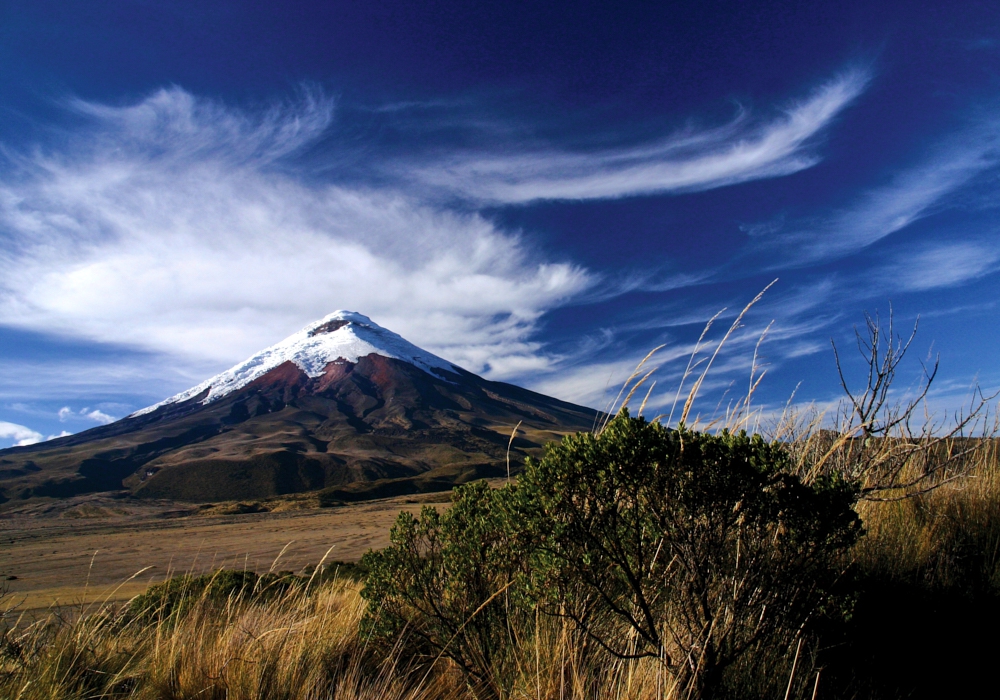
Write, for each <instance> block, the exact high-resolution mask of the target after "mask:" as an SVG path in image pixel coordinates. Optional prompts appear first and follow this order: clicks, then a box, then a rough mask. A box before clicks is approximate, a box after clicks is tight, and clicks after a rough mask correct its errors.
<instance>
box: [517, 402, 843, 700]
mask: <svg viewBox="0 0 1000 700" xmlns="http://www.w3.org/2000/svg"><path fill="white" fill-rule="evenodd" d="M790 472H791V469H790V465H789V464H788V458H787V456H786V454H785V451H784V448H783V447H782V446H781V445H779V444H777V443H771V444H769V443H766V442H765V441H764V440H763V439H761V438H760V436H757V435H754V436H752V437H750V436H747V435H746V433H743V432H741V433H739V434H730V433H728V432H723V433H722V434H720V435H717V436H713V435H709V434H707V433H697V432H693V431H690V430H688V429H686V428H684V427H683V426H682V427H681V428H680V429H678V430H670V429H667V428H664V427H663V426H662V425H660V424H658V423H648V422H646V421H645V420H644V419H642V418H631V417H629V416H628V414H627V412H623V413H622V414H620V415H619V416H618V417H616V418H615V419H614V420H612V421H611V422H610V423H609V424H608V426H607V428H606V429H605V430H604V431H603V432H601V433H600V434H599V435H594V434H591V433H580V434H577V435H574V436H568V437H566V438H565V439H564V440H563V441H562V442H561V443H560V444H556V445H550V446H549V447H547V449H546V452H545V455H544V457H543V459H542V460H541V461H529V462H528V464H527V466H526V468H525V471H524V473H523V474H522V475H521V477H520V480H519V489H520V491H521V497H522V499H523V505H522V507H524V508H525V509H526V510H525V513H524V516H523V520H524V521H525V522H527V523H531V525H532V527H533V528H534V529H535V531H536V533H537V535H538V539H537V543H536V549H535V550H534V554H533V557H532V563H533V567H534V571H535V576H536V585H537V586H538V589H539V590H542V591H548V592H549V595H548V596H547V600H546V601H545V610H547V611H548V612H552V613H556V614H563V615H567V616H570V617H572V618H573V619H574V620H575V621H576V622H577V624H578V625H579V626H580V627H581V628H582V629H584V630H585V631H586V632H587V633H588V634H590V635H591V636H592V637H593V638H594V639H595V640H597V641H598V642H599V643H600V644H601V645H602V646H604V647H605V648H606V649H607V650H608V651H609V652H611V653H612V654H614V655H616V656H619V657H623V658H625V657H641V656H659V657H661V658H663V660H664V661H665V663H666V664H667V665H668V666H669V667H670V669H671V671H672V672H673V673H674V674H675V676H677V677H678V678H679V679H680V681H681V683H692V684H694V686H695V687H696V688H698V689H699V691H700V692H699V695H701V696H706V697H707V696H710V695H712V694H713V692H714V691H715V690H716V689H718V688H719V687H720V684H721V683H722V681H723V677H722V676H723V672H724V671H725V670H726V668H727V667H729V666H730V665H732V664H733V663H734V662H736V661H737V660H739V659H740V658H741V657H742V656H743V655H745V654H747V653H750V652H753V651H755V650H762V649H763V648H764V647H768V648H769V649H771V650H773V648H774V647H775V645H778V646H781V645H788V644H790V643H791V640H792V638H793V637H794V636H795V635H796V634H798V633H799V632H800V630H801V629H802V628H803V625H805V624H806V623H807V622H808V621H809V620H810V618H811V617H812V616H814V615H816V613H817V612H818V611H819V610H820V609H821V608H822V607H823V606H827V607H829V606H830V605H831V604H832V602H833V601H832V599H831V596H830V592H831V590H832V587H833V585H834V583H835V581H836V579H837V577H838V572H839V570H840V569H838V565H839V564H840V562H841V559H840V555H841V554H842V553H843V552H844V551H845V550H846V549H847V548H848V547H850V546H851V545H852V544H853V542H854V541H855V539H856V538H857V537H858V535H859V534H860V532H861V522H860V520H859V518H858V516H857V514H856V513H855V512H854V510H853V508H852V506H853V504H854V502H855V499H856V497H857V492H856V489H855V488H854V487H852V486H851V485H849V484H846V483H843V482H838V481H835V480H833V479H827V480H826V481H824V482H823V483H819V484H816V485H814V486H811V487H810V486H805V485H803V484H802V483H801V482H800V481H799V480H798V478H797V477H795V476H793V475H792V474H791V473H790Z"/></svg>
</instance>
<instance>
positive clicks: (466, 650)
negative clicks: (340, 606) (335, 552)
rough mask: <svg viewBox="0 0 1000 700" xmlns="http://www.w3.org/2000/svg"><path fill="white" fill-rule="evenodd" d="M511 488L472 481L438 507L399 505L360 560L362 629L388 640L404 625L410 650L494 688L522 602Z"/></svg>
mask: <svg viewBox="0 0 1000 700" xmlns="http://www.w3.org/2000/svg"><path fill="white" fill-rule="evenodd" d="M515 493H516V489H515V488H514V487H512V486H508V487H506V488H503V489H499V490H492V489H490V488H489V486H488V485H487V483H486V482H485V481H480V482H475V483H472V484H467V485H464V486H460V487H458V488H457V489H455V498H454V505H453V506H452V507H451V508H450V509H449V510H448V511H446V512H445V513H444V514H440V513H438V511H437V510H435V509H433V508H430V507H425V508H424V509H423V510H422V511H421V513H420V517H419V518H417V517H414V516H413V515H411V514H410V513H405V512H403V513H400V514H399V517H398V518H397V519H396V523H395V525H394V526H393V528H392V531H391V534H390V541H391V544H390V545H389V546H388V547H386V548H385V549H383V550H380V551H372V552H368V553H367V554H366V555H365V556H364V558H363V559H362V561H361V563H362V566H363V567H366V568H367V570H368V576H367V579H366V582H365V586H364V588H363V589H362V591H361V595H362V596H363V597H364V598H365V599H366V600H367V602H368V610H367V613H366V615H365V617H364V619H363V621H362V628H363V632H364V633H365V634H367V635H371V636H372V637H373V638H375V639H378V640H384V641H386V642H387V643H388V644H389V645H392V644H394V643H395V641H396V640H397V638H398V637H399V635H400V634H403V633H405V640H404V641H405V643H406V644H407V645H408V646H409V650H410V651H411V652H413V653H417V654H424V655H426V656H427V657H428V658H429V659H436V658H438V657H440V656H446V657H448V658H450V659H451V660H453V661H454V662H455V663H456V664H458V666H459V667H460V668H461V669H462V671H463V672H464V673H465V675H466V678H467V679H468V680H469V682H470V684H471V685H472V686H473V687H474V688H475V689H477V690H479V691H481V692H485V693H487V694H490V695H496V694H498V693H499V687H500V683H501V678H502V677H503V676H504V674H505V673H506V667H507V664H508V662H509V661H510V659H509V652H510V650H511V648H512V647H513V646H514V644H513V641H514V640H513V638H512V634H513V630H514V629H516V628H519V627H521V624H520V622H521V621H523V619H524V618H525V615H526V614H528V613H527V612H526V611H527V610H528V609H529V608H530V602H529V601H528V600H527V599H526V597H525V595H524V591H525V590H526V587H525V581H526V576H527V574H528V569H527V561H526V557H525V556H523V554H521V553H522V552H523V551H524V550H525V549H526V546H525V542H524V537H525V535H526V534H527V533H526V532H525V531H523V529H522V528H521V527H520V526H519V524H517V523H515V522H513V521H512V516H513V514H514V509H513V507H512V506H513V499H514V496H515Z"/></svg>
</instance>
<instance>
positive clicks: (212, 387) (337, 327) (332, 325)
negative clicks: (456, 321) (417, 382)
mask: <svg viewBox="0 0 1000 700" xmlns="http://www.w3.org/2000/svg"><path fill="white" fill-rule="evenodd" d="M372 354H375V355H382V356H384V357H391V358H393V359H396V360H402V361H404V362H409V363H410V364H412V365H416V366H417V367H419V368H420V369H422V370H424V371H426V372H432V373H435V374H440V373H441V372H450V373H455V372H456V367H455V365H453V364H451V363H450V362H447V361H445V360H442V359H441V358H440V357H438V356H437V355H432V354H431V353H429V352H427V351H426V350H421V349H420V348H418V347H417V346H416V345H414V344H413V343H411V342H409V341H408V340H405V339H404V338H403V337H402V336H400V335H398V334H396V333H393V332H392V331H390V330H387V329H385V328H382V327H381V326H379V325H378V324H377V323H375V322H374V321H372V320H371V319H370V318H368V317H367V316H365V315H363V314H359V313H357V312H356V311H334V312H333V313H332V314H330V315H328V316H326V317H324V318H322V319H320V320H319V321H316V322H314V323H310V324H309V325H308V326H306V327H305V328H303V329H302V330H300V331H299V332H298V333H295V334H293V335H290V336H288V337H287V338H285V339H284V340H282V341H281V342H280V343H278V344H277V345H272V346H271V347H269V348H267V349H265V350H261V351H260V352H259V353H257V354H256V355H254V356H253V357H251V358H249V359H247V360H245V361H243V362H241V363H240V364H238V365H236V366H235V367H233V368H231V369H228V370H226V371H225V372H222V373H221V374H217V375H215V376H214V377H212V378H211V379H207V380H205V381H204V382H202V383H201V384H199V385H197V386H194V387H191V388H190V389H188V390H187V391H183V392H181V393H180V394H177V395H176V396H171V397H170V398H169V399H166V400H165V401H161V402H160V403H158V404H154V405H153V406H149V407H147V408H143V409H141V410H139V411H136V412H135V413H133V414H132V416H141V415H143V414H145V413H151V412H153V411H155V410H156V409H158V408H159V407H160V406H165V405H167V404H172V403H180V402H182V401H187V400H188V399H191V398H194V397H195V396H198V395H199V394H201V393H202V392H204V391H205V390H206V389H207V390H208V395H207V396H206V397H205V398H204V399H202V401H201V403H203V404H207V403H211V402H212V401H216V400H218V399H220V398H222V397H223V396H226V395H228V394H231V393H232V392H234V391H237V390H239V389H242V388H243V387H245V386H246V385H247V384H249V383H250V382H252V381H254V380H255V379H257V378H258V377H261V376H263V375H264V374H266V373H267V372H269V371H271V370H272V369H274V368H275V367H277V366H279V365H281V364H283V363H285V362H293V363H294V364H295V365H296V366H297V367H298V368H299V369H301V370H302V371H303V372H304V373H305V374H307V375H308V376H310V377H318V376H320V375H322V374H323V371H324V370H325V369H326V367H327V365H329V364H330V363H331V362H334V361H336V360H346V361H347V362H352V363H356V362H357V361H358V360H359V359H360V358H362V357H365V356H366V355H372Z"/></svg>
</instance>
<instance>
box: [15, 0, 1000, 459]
mask: <svg viewBox="0 0 1000 700" xmlns="http://www.w3.org/2000/svg"><path fill="white" fill-rule="evenodd" d="M651 5H653V4H652V3H623V2H615V3H596V2H592V3H581V2H573V3H557V2H545V3H519V2H507V3H492V4H487V3H455V2H450V3H447V2H423V3H392V2H385V3H357V2H324V3H306V2H284V3H226V2H197V3H195V2H190V3H187V2H171V3H152V2H138V1H133V2H128V1H124V0H123V1H121V2H115V3H94V2H72V1H64V2H59V3H51V2H39V1H37V0H36V1H34V2H6V3H3V4H2V5H0V446H6V445H12V444H15V443H21V442H30V441H32V440H37V439H42V438H46V437H48V436H51V435H59V434H61V433H62V432H64V431H65V432H78V431H80V430H84V429H86V428H89V427H93V426H95V425H98V424H100V423H102V422H107V421H109V420H112V419H114V418H119V417H122V416H124V415H126V414H127V413H129V412H131V411H133V410H135V409H138V408H141V407H143V406H146V405H149V404H151V403H155V402H157V401H159V400H161V399H163V398H165V397H166V396H169V395H171V394H173V393H176V392H178V391H181V390H183V389H186V388H188V387H189V386H191V385H193V384H196V383H198V382H199V381H201V380H203V379H205V378H206V377H208V376H210V375H211V374H214V373H215V372H218V371H220V370H222V369H225V368H227V367H228V366H230V365H232V364H234V363H236V362H237V361H239V360H241V359H243V358H244V357H246V356H247V355H249V354H252V353H253V352H255V351H256V350H258V349H260V348H262V347H264V346H266V345H270V344H272V343H274V342H277V341H278V340H281V339H282V338H284V337H285V336H287V335H289V334H291V333H292V332H294V331H296V330H298V329H299V328H301V327H302V326H303V325H305V324H306V323H308V322H310V321H312V320H314V319H316V318H319V317H321V316H323V315H325V314H327V313H329V312H330V311H332V310H334V309H338V308H345V309H352V310H357V311H360V312H362V313H365V314H367V315H369V316H371V317H372V318H373V319H374V320H375V321H377V322H379V323H380V324H382V325H384V326H386V327H388V328H391V329H393V330H395V331H397V332H399V333H401V334H402V335H404V336H405V337H407V338H408V339H410V340H412V341H413V342H415V343H417V344H418V345H421V346H423V347H425V348H427V349H429V350H431V351H433V352H436V353H438V354H440V355H442V356H443V357H445V358H447V359H449V360H452V361H454V362H457V363H458V364H461V365H462V366H464V367H466V368H468V369H470V370H472V371H474V372H478V373H480V374H483V375H484V376H487V377H489V378H493V379H500V380H505V381H512V382H515V383H518V384H522V385H525V386H528V387H531V388H535V389H538V390H541V391H545V392H547V393H550V394H553V395H555V396H559V397H561V398H565V399H568V400H573V401H578V402H582V403H587V404H589V405H592V406H596V407H603V406H604V405H605V403H606V401H607V399H608V392H609V391H610V393H611V394H614V393H615V392H616V391H617V387H618V385H619V384H620V382H621V381H622V380H623V379H624V378H625V377H626V376H627V375H628V372H629V371H630V370H631V368H632V367H633V366H634V365H635V363H636V362H637V361H638V360H639V359H641V358H642V357H643V356H644V355H645V354H646V352H647V351H648V350H649V349H651V348H653V347H655V346H657V345H661V344H664V345H665V347H664V349H663V350H662V351H661V352H660V354H659V355H658V358H659V362H660V363H662V366H661V367H660V369H659V370H658V374H657V377H658V384H657V388H656V390H655V392H654V395H653V397H652V398H651V403H652V404H653V405H655V406H669V404H670V403H671V401H672V399H673V395H674V389H675V388H676V382H677V379H678V377H679V375H680V373H682V372H683V370H684V367H685V365H686V364H687V362H688V357H689V355H690V353H691V350H692V347H693V345H694V343H695V342H696V341H697V339H698V336H699V334H700V333H701V330H702V328H703V326H704V324H705V322H706V321H707V320H708V319H709V318H711V317H712V316H713V315H714V314H716V312H718V311H719V310H720V309H723V308H725V309H727V310H726V311H725V312H723V314H722V316H721V317H720V318H719V320H718V321H717V322H716V325H715V326H714V327H713V331H712V333H711V334H710V336H709V337H710V338H718V337H719V336H720V335H721V333H722V332H724V330H725V328H726V327H728V325H729V323H731V322H732V320H733V318H734V317H735V314H736V313H738V311H739V309H740V308H742V307H743V305H745V304H746V303H747V302H748V301H749V300H750V299H752V298H753V297H754V296H755V295H756V294H757V293H758V292H759V291H760V290H761V289H763V288H764V287H765V286H766V285H767V284H769V283H770V282H771V281H772V280H774V279H777V280H778V281H777V283H776V284H775V285H774V286H773V287H771V288H770V289H769V291H768V292H767V294H766V295H765V296H764V298H763V299H762V301H761V302H759V303H758V304H757V305H756V306H755V307H754V308H753V310H752V311H751V312H750V313H749V314H748V316H747V317H746V319H745V324H744V328H742V329H740V331H739V332H738V333H736V334H735V335H734V337H733V338H732V339H731V340H730V342H729V343H728V344H727V346H726V348H725V350H724V351H723V352H722V353H721V354H720V356H719V358H718V359H717V360H716V362H715V365H714V367H713V371H712V374H711V375H710V378H709V381H708V382H707V383H706V385H705V391H704V399H703V401H702V408H701V410H702V411H703V412H704V413H705V414H711V413H712V411H713V410H714V407H715V406H717V405H722V406H725V405H726V402H728V401H731V400H732V397H733V396H735V395H738V394H739V393H741V392H743V391H744V388H743V387H744V386H746V385H747V383H748V381H749V373H750V365H751V362H752V361H753V356H754V348H755V346H756V345H757V341H758V338H759V337H760V334H761V333H762V332H763V330H764V328H766V327H767V326H768V324H769V323H772V321H773V324H772V325H771V326H770V330H769V331H768V334H767V336H766V337H765V339H764V341H763V342H762V343H761V344H760V347H759V351H758V360H759V362H760V364H761V366H762V367H763V368H766V370H767V375H766V377H765V379H764V381H763V382H762V384H761V385H760V389H759V393H758V394H757V396H756V400H757V402H758V405H760V406H761V407H763V408H768V407H779V406H782V405H784V404H785V402H787V401H788V400H789V398H790V397H791V396H793V393H794V400H795V401H796V402H816V403H818V404H820V405H825V404H828V403H829V402H831V401H834V400H836V399H837V398H838V396H839V392H840V389H839V386H838V380H837V375H836V369H835V365H834V362H833V354H832V351H831V349H830V341H831V339H834V340H835V341H836V342H837V343H838V346H839V347H844V348H847V347H848V346H849V344H850V342H851V340H852V337H853V335H852V334H853V330H852V329H853V326H854V325H855V324H858V323H861V322H862V321H863V313H864V312H865V311H869V312H875V311H876V310H877V311H878V312H880V313H881V314H883V315H885V314H886V313H887V312H888V309H889V306H890V304H891V305H892V308H893V309H894V313H895V317H896V322H897V325H898V326H899V327H901V328H908V327H909V326H911V325H912V324H913V322H914V321H915V319H916V318H917V317H918V316H919V317H920V330H919V333H918V335H917V338H916V340H915V344H914V349H913V351H912V353H911V355H912V357H911V358H910V359H912V363H910V364H908V365H907V367H906V368H905V369H904V371H903V372H902V374H901V375H900V379H899V386H900V389H901V390H902V391H905V390H906V389H907V388H908V387H911V386H913V382H914V381H915V380H916V378H917V377H918V376H919V371H920V365H919V362H917V360H918V359H921V358H926V357H933V356H935V355H937V354H940V357H941V366H942V369H941V372H940V374H939V377H938V380H937V382H936V384H935V390H934V392H933V393H932V395H931V398H932V405H933V406H934V407H935V408H936V410H940V411H947V410H954V409H955V408H957V407H958V406H960V405H961V403H962V402H963V400H965V399H966V398H967V396H968V391H969V387H970V386H971V385H972V383H973V382H974V381H977V380H978V381H979V382H980V383H981V384H982V385H983V387H984V388H987V389H989V388H995V387H1000V368H998V363H1000V343H998V340H1000V338H998V330H997V320H998V309H997V298H998V291H1000V274H998V271H1000V220H998V216H997V214H998V207H1000V190H998V175H1000V10H997V9H995V7H993V6H992V5H991V4H989V3H937V4H931V3H912V2H909V3H898V4H893V3H885V2H870V1H869V2H857V3H850V2H841V3H826V4H823V5H824V6H819V5H820V3H800V4H799V5H800V6H798V7H795V6H792V5H791V4H789V3H718V2H716V3H711V2H698V3H694V2H692V3H673V4H667V3H661V5H662V7H651ZM860 369H861V368H860V366H859V365H858V364H857V363H856V362H855V361H854V360H853V359H849V360H848V361H847V370H848V375H849V377H851V378H852V380H861V376H860V375H859V374H857V372H858V371H860ZM720 402H721V403H720Z"/></svg>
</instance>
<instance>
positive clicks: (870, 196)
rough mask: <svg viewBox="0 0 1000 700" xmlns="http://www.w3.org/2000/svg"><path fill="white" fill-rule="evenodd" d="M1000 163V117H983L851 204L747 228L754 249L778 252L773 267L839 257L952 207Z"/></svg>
mask: <svg viewBox="0 0 1000 700" xmlns="http://www.w3.org/2000/svg"><path fill="white" fill-rule="evenodd" d="M998 166H1000V120H998V119H996V118H992V119H987V120H982V121H981V122H980V123H978V124H976V125H974V126H973V127H971V128H968V129H966V130H964V131H962V132H960V133H959V134H956V135H955V136H953V137H952V138H950V139H948V140H947V141H946V142H945V143H942V144H939V145H938V147H937V148H935V149H934V150H933V152H932V155H931V156H930V157H929V158H927V159H926V160H924V161H923V162H922V163H920V164H919V165H917V166H915V167H913V168H910V169H908V170H905V171H903V172H901V173H899V174H898V175H896V176H895V177H894V178H893V179H892V181H891V182H890V183H889V184H887V185H884V186H882V187H877V188H873V189H871V190H869V191H868V192H866V193H865V194H863V195H861V196H860V197H858V198H857V199H856V200H855V201H854V202H853V203H852V204H851V205H850V206H848V207H846V208H843V209H841V210H840V211H837V212H834V213H832V214H830V215H828V216H824V217H820V218H816V219H813V220H799V221H797V222H785V221H784V219H783V217H779V218H778V219H775V220H774V221H772V222H763V223H758V224H752V225H749V226H745V227H744V230H747V231H748V232H751V233H754V232H757V233H758V235H756V236H755V238H754V241H753V243H752V245H751V250H752V251H756V252H763V251H766V252H767V253H768V254H769V255H774V254H777V255H778V256H779V260H778V262H776V263H775V264H773V265H772V269H780V268H783V267H799V266H803V265H809V264H814V263H821V262H824V261H828V260H834V259H837V258H841V257H844V256H847V255H850V254H852V253H855V252H857V251H859V250H862V249H864V248H866V247H868V246H870V245H872V244H873V243H876V242H878V241H880V240H882V239H883V238H886V237H887V236H889V235H891V234H893V233H896V232H897V231H901V230H903V229H905V228H907V227H908V226H910V225H912V224H914V223H915V222H917V221H919V220H921V219H924V218H926V217H928V216H931V215H933V214H935V213H938V212H940V211H942V210H943V209H945V208H947V207H949V206H951V205H952V204H954V202H952V201H951V199H950V198H953V197H954V195H956V194H957V193H958V192H959V191H960V190H961V189H962V188H964V187H965V186H966V185H968V184H969V183H970V182H971V181H972V180H973V179H974V178H976V177H977V176H978V175H980V174H982V173H984V172H986V171H988V170H991V169H995V168H996V167H998Z"/></svg>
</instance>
